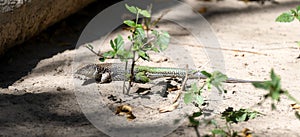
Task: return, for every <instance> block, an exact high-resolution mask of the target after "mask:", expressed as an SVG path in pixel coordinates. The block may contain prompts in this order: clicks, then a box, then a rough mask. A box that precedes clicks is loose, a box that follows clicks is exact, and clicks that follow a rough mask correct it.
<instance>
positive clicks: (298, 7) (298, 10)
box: [296, 5, 300, 13]
mask: <svg viewBox="0 0 300 137" xmlns="http://www.w3.org/2000/svg"><path fill="white" fill-rule="evenodd" d="M296 10H297V12H298V13H299V12H300V5H299V6H297V8H296Z"/></svg>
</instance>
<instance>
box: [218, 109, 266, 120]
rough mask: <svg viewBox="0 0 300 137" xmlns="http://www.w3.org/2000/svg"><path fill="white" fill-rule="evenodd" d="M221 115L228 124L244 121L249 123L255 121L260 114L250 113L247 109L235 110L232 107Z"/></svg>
mask: <svg viewBox="0 0 300 137" xmlns="http://www.w3.org/2000/svg"><path fill="white" fill-rule="evenodd" d="M221 114H222V118H225V119H226V122H232V123H238V122H242V121H248V120H249V119H254V118H256V117H257V115H258V114H260V113H259V112H257V111H249V110H247V109H239V110H233V108H232V107H228V108H227V109H226V110H225V111H224V112H222V113H221Z"/></svg>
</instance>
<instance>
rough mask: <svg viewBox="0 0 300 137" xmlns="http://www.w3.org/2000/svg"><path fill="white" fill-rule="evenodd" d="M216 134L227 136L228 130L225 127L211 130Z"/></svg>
mask: <svg viewBox="0 0 300 137" xmlns="http://www.w3.org/2000/svg"><path fill="white" fill-rule="evenodd" d="M211 133H213V134H214V135H221V136H226V135H227V134H226V132H225V131H224V130H223V129H213V130H212V131H211Z"/></svg>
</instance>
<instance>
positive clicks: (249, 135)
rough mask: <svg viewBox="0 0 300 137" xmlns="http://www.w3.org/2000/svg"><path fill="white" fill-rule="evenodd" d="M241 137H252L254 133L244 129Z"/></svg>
mask: <svg viewBox="0 0 300 137" xmlns="http://www.w3.org/2000/svg"><path fill="white" fill-rule="evenodd" d="M239 136H240V137H252V132H251V130H250V129H248V128H244V129H243V130H242V131H241V132H240V134H239Z"/></svg>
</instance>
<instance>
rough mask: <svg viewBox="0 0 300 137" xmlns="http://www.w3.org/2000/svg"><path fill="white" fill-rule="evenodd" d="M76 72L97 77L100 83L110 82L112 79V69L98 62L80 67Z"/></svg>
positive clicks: (93, 77)
mask: <svg viewBox="0 0 300 137" xmlns="http://www.w3.org/2000/svg"><path fill="white" fill-rule="evenodd" d="M102 66H104V65H102ZM75 74H78V75H83V76H86V77H89V78H92V79H95V80H96V81H97V82H99V83H108V82H110V81H111V75H110V71H108V70H106V69H105V67H101V66H99V65H97V64H89V65H86V66H84V67H82V68H80V69H78V70H77V71H76V72H75Z"/></svg>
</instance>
